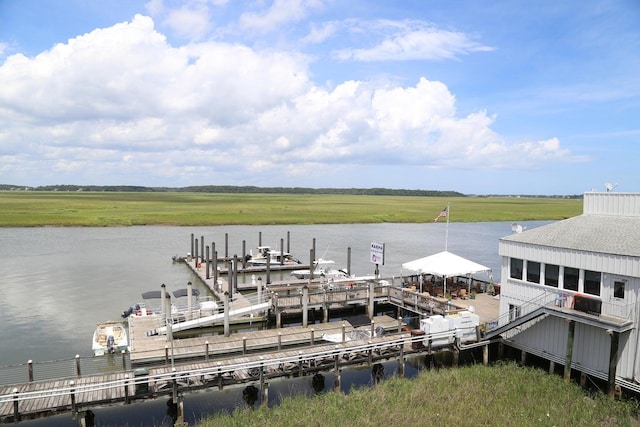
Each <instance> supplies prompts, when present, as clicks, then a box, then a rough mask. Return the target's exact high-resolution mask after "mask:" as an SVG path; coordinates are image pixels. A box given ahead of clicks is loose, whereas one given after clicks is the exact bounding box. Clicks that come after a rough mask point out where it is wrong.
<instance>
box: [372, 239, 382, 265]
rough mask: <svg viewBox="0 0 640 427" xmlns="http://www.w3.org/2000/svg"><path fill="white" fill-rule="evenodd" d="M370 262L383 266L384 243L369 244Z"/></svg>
mask: <svg viewBox="0 0 640 427" xmlns="http://www.w3.org/2000/svg"><path fill="white" fill-rule="evenodd" d="M371 262H372V263H374V264H376V265H380V264H382V265H384V243H376V242H371Z"/></svg>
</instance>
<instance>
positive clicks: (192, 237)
mask: <svg viewBox="0 0 640 427" xmlns="http://www.w3.org/2000/svg"><path fill="white" fill-rule="evenodd" d="M193 239H194V235H193V233H191V252H189V255H193V254H194V249H193V248H194V240H193ZM188 261H191V260H188Z"/></svg>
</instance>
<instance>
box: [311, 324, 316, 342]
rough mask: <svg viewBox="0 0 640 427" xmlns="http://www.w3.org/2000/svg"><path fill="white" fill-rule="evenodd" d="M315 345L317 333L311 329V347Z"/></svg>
mask: <svg viewBox="0 0 640 427" xmlns="http://www.w3.org/2000/svg"><path fill="white" fill-rule="evenodd" d="M314 344H315V331H314V330H313V328H311V345H314Z"/></svg>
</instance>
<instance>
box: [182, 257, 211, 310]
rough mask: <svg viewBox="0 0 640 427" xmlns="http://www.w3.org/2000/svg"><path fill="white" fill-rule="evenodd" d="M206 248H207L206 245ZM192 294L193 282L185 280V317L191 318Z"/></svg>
mask: <svg viewBox="0 0 640 427" xmlns="http://www.w3.org/2000/svg"><path fill="white" fill-rule="evenodd" d="M207 249H209V248H208V247H207ZM192 295H193V284H192V283H191V280H189V281H188V282H187V319H189V320H191V317H192V312H191V309H192V308H193V306H192V301H191V300H192V299H193V298H192Z"/></svg>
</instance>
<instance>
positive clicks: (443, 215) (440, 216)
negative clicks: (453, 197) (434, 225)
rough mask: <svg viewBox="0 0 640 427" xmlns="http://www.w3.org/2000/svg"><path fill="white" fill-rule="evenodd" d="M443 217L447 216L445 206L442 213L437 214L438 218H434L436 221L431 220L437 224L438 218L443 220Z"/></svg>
mask: <svg viewBox="0 0 640 427" xmlns="http://www.w3.org/2000/svg"><path fill="white" fill-rule="evenodd" d="M445 216H447V207H446V206H445V207H444V209H442V212H440V213H439V214H438V216H437V217H436V219H434V220H433V222H438V220H439V219H440V218H444V217H445Z"/></svg>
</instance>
